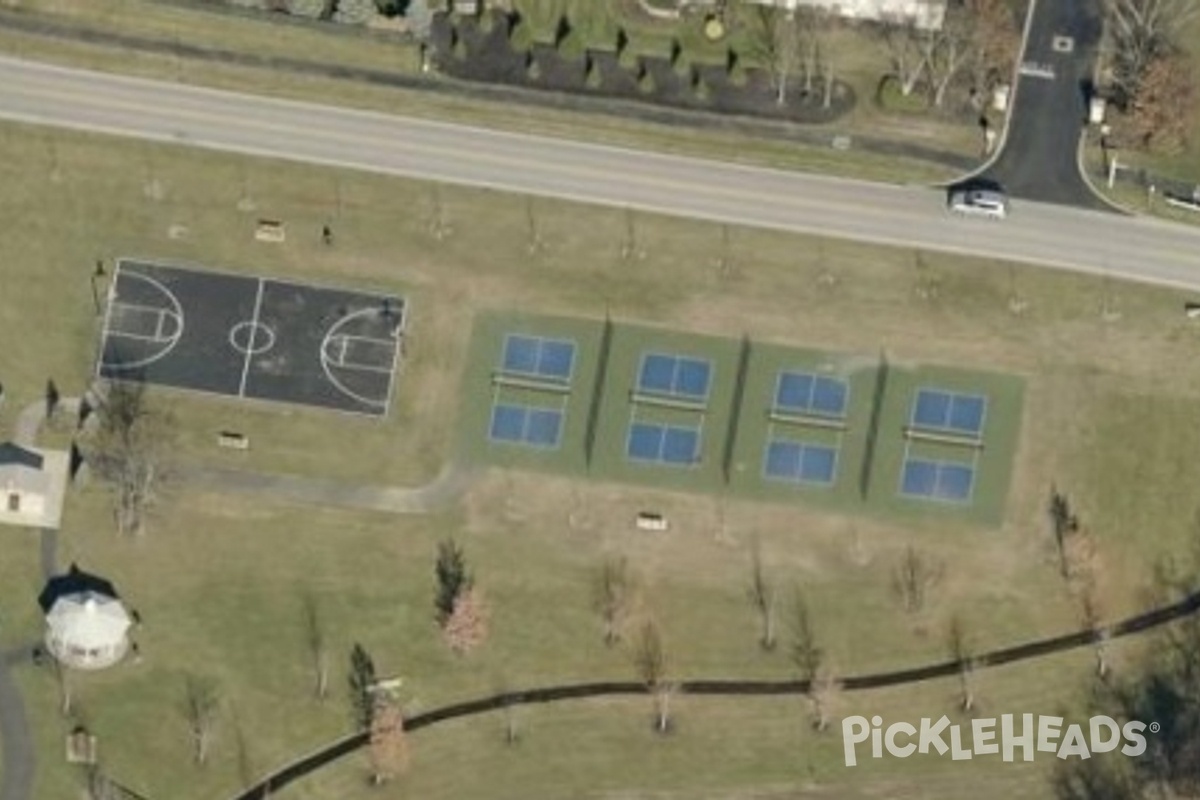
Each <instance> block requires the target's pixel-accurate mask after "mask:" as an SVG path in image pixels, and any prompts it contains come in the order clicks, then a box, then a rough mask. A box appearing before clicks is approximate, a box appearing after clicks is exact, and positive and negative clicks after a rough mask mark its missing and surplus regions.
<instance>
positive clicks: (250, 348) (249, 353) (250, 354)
mask: <svg viewBox="0 0 1200 800" xmlns="http://www.w3.org/2000/svg"><path fill="white" fill-rule="evenodd" d="M265 284H266V281H264V280H263V279H262V278H259V279H258V293H257V294H256V295H255V297H254V314H253V316H251V317H250V340H249V341H248V342H246V359H245V361H243V362H242V382H241V383H240V384H238V397H245V396H246V378H247V377H248V376H249V375H250V362H251V361H253V360H254V338H255V333H256V332H257V331H258V313H259V310H260V309H261V308H262V298H263V287H264V285H265Z"/></svg>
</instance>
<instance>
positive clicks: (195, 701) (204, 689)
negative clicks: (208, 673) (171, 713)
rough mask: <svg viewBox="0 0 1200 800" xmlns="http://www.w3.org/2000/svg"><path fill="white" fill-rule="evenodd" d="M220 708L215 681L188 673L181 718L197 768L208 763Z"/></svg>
mask: <svg viewBox="0 0 1200 800" xmlns="http://www.w3.org/2000/svg"><path fill="white" fill-rule="evenodd" d="M220 706H221V703H220V694H219V692H218V689H217V684H216V682H215V681H213V680H212V679H211V678H204V677H200V676H197V675H193V674H190V673H189V674H188V675H186V676H184V697H183V716H184V720H185V721H186V723H187V727H188V733H189V734H191V737H192V758H193V760H194V761H195V762H196V764H197V765H199V766H204V765H205V764H206V763H207V762H208V754H209V748H210V747H211V745H212V735H213V729H214V728H215V727H216V724H217V712H218V711H219V710H220Z"/></svg>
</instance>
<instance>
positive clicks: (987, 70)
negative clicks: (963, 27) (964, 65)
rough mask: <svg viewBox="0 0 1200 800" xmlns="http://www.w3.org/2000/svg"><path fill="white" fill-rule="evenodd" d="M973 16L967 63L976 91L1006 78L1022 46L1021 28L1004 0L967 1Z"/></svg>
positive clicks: (987, 87)
mask: <svg viewBox="0 0 1200 800" xmlns="http://www.w3.org/2000/svg"><path fill="white" fill-rule="evenodd" d="M967 5H968V6H969V7H970V10H971V11H972V13H973V15H974V20H973V25H972V33H973V35H972V41H971V50H972V53H973V55H972V57H971V63H970V69H971V73H972V76H971V84H972V86H973V88H974V89H975V90H976V91H985V90H988V89H990V88H991V87H992V86H993V85H994V84H995V83H997V82H999V81H1002V80H1008V77H1009V76H1010V75H1011V74H1012V70H1013V66H1014V65H1015V63H1016V60H1017V56H1018V52H1019V50H1020V48H1021V29H1020V27H1019V26H1018V25H1017V22H1016V19H1015V18H1014V17H1013V14H1012V8H1011V6H1010V5H1009V3H1008V2H1007V0H967Z"/></svg>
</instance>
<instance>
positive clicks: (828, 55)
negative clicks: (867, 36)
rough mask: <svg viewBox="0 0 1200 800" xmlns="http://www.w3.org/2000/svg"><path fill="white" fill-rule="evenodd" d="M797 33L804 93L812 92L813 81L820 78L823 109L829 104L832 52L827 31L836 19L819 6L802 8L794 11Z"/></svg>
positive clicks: (826, 9) (827, 10)
mask: <svg viewBox="0 0 1200 800" xmlns="http://www.w3.org/2000/svg"><path fill="white" fill-rule="evenodd" d="M795 13H796V25H797V34H798V37H799V39H800V43H801V45H802V50H803V59H802V60H803V62H804V93H805V94H806V95H810V94H812V92H813V86H814V81H815V80H816V78H817V75H818V74H820V75H821V76H822V78H823V83H824V86H823V87H822V89H823V91H822V99H823V104H824V106H825V108H829V106H830V104H831V103H832V102H833V82H834V66H833V56H834V50H833V48H832V47H829V46H828V42H827V39H828V38H829V32H830V30H831V29H832V27H833V24H834V21H835V19H836V17H835V15H834V14H833V12H832V11H830V10H829V9H828V8H825V7H824V6H819V5H802V6H799V7H798V8H797V9H796V12H795Z"/></svg>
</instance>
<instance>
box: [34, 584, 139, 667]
mask: <svg viewBox="0 0 1200 800" xmlns="http://www.w3.org/2000/svg"><path fill="white" fill-rule="evenodd" d="M41 602H42V608H43V610H45V612H46V648H47V649H48V650H49V651H50V654H51V655H52V656H54V658H56V659H58V661H60V662H61V663H63V664H65V665H66V666H68V667H72V668H74V669H86V670H93V669H104V668H105V667H111V666H112V665H113V664H116V663H117V662H118V661H120V660H121V659H122V658H124V657H125V654H126V653H127V652H128V651H129V628H130V625H132V622H133V621H132V619H131V618H130V616H129V612H128V611H126V610H125V606H124V604H123V603H122V602H121V601H120V600H119V599H118V598H117V595H116V591H115V590H113V588H112V584H111V583H109V582H108V581H105V580H103V579H101V578H97V577H95V576H92V575H88V574H86V573H83V572H80V571H79V570H78V569H77V568H76V567H74V566H72V567H71V571H70V572H69V573H68V574H66V575H62V576H59V577H57V578H54V579H52V580H51V581H50V585H49V586H48V587H47V589H46V591H45V592H44V593H43V596H42V600H41Z"/></svg>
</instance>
